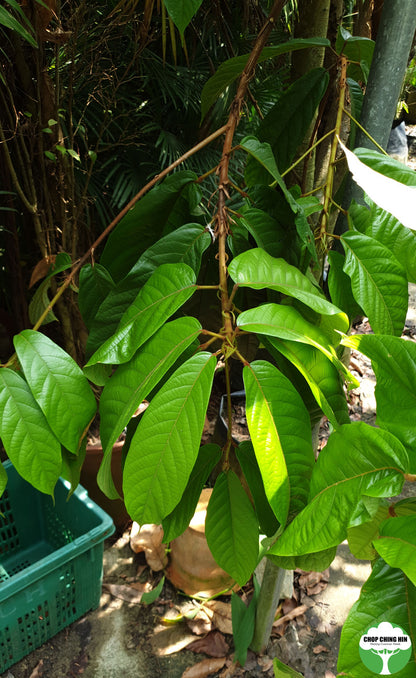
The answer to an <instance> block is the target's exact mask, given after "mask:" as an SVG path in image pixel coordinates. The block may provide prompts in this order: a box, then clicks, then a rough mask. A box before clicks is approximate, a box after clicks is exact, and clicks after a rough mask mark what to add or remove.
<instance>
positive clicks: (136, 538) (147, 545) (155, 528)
mask: <svg viewBox="0 0 416 678" xmlns="http://www.w3.org/2000/svg"><path fill="white" fill-rule="evenodd" d="M130 546H131V548H132V549H133V551H134V552H135V553H141V552H142V551H144V555H145V557H146V562H147V564H148V565H149V567H150V568H151V569H152V570H153V571H154V572H160V570H163V569H164V568H165V567H166V565H167V562H168V559H167V555H166V545H165V544H163V527H162V526H161V525H153V524H148V525H141V526H140V525H138V523H133V525H132V528H131V533H130Z"/></svg>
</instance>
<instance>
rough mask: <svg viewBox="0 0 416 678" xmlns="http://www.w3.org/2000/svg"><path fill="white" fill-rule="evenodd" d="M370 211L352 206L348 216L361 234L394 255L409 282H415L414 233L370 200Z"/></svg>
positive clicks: (415, 243) (363, 207)
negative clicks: (375, 241)
mask: <svg viewBox="0 0 416 678" xmlns="http://www.w3.org/2000/svg"><path fill="white" fill-rule="evenodd" d="M366 200H367V202H369V203H370V209H368V208H367V207H366V206H365V205H356V204H353V205H352V206H351V207H350V210H349V216H350V218H351V220H352V222H353V224H354V228H356V229H357V230H358V231H360V232H361V233H364V234H365V235H368V236H370V237H371V238H375V239H376V240H377V241H378V242H380V243H381V244H382V245H384V246H385V247H387V249H389V250H390V252H392V254H394V256H395V257H396V259H397V260H398V261H399V263H400V264H401V265H402V266H403V267H404V269H405V271H406V277H407V279H408V281H409V282H416V233H415V231H411V230H410V229H408V228H406V226H403V225H402V224H401V223H400V221H398V220H397V219H396V218H395V217H393V216H392V215H391V214H389V212H386V211H385V210H383V209H381V207H378V206H377V205H376V204H375V203H373V201H372V200H370V198H368V197H367V198H366Z"/></svg>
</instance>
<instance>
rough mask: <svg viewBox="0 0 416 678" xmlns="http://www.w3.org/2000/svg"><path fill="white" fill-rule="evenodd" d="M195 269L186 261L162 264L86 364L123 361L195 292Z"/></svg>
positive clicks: (118, 362) (128, 358)
mask: <svg viewBox="0 0 416 678" xmlns="http://www.w3.org/2000/svg"><path fill="white" fill-rule="evenodd" d="M195 289H196V285H195V273H194V272H193V270H192V269H191V268H190V267H189V266H187V265H186V264H162V266H159V268H157V269H156V271H155V272H154V273H153V275H152V276H151V277H150V278H149V280H148V281H147V282H146V284H145V285H143V287H142V289H141V290H140V292H139V294H138V295H137V297H136V299H135V300H134V302H133V303H132V304H131V306H129V308H128V309H127V311H125V313H124V314H123V316H122V318H121V320H120V323H119V325H118V328H117V330H116V332H115V334H113V336H112V337H110V338H109V339H107V341H106V342H104V344H103V346H101V347H100V348H99V349H98V350H97V351H96V352H95V353H94V355H93V356H92V357H91V358H90V360H89V361H88V363H87V365H94V364H95V363H99V362H100V363H113V364H120V363H125V362H127V361H128V360H130V358H131V357H132V356H133V355H134V353H135V352H136V351H137V349H138V348H140V346H142V345H143V344H144V342H145V341H147V339H149V338H150V337H151V336H152V334H154V333H155V332H156V331H157V330H158V329H159V327H161V326H162V325H163V323H164V322H165V321H166V320H167V319H168V318H169V317H170V316H171V315H173V314H174V313H175V311H177V310H178V308H180V307H181V306H182V305H183V304H184V303H185V301H187V299H189V297H191V296H192V294H193V293H194V292H195Z"/></svg>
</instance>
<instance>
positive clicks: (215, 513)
mask: <svg viewBox="0 0 416 678" xmlns="http://www.w3.org/2000/svg"><path fill="white" fill-rule="evenodd" d="M258 535H259V531H258V523H257V518H256V514H255V513H254V509H253V507H252V505H251V503H250V500H249V498H248V496H247V495H246V493H245V491H244V490H243V488H242V486H241V483H240V481H239V479H238V477H237V476H236V474H235V473H234V472H233V471H228V472H227V473H224V472H221V473H220V475H219V476H218V478H217V480H216V482H215V485H214V489H213V492H212V495H211V498H210V501H209V504H208V508H207V515H206V519H205V536H206V538H207V542H208V546H209V548H210V551H211V553H212V555H213V556H214V558H215V561H216V563H217V564H218V565H219V566H220V567H222V569H223V570H225V571H226V572H228V574H229V575H230V576H231V577H232V578H233V579H235V581H236V582H237V583H238V584H240V586H244V584H246V583H247V581H248V580H249V579H250V577H251V575H252V573H253V571H254V569H255V567H256V565H257V557H258V551H259V536H258Z"/></svg>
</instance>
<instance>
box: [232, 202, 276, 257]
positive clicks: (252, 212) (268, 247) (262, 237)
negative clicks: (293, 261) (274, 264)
mask: <svg viewBox="0 0 416 678" xmlns="http://www.w3.org/2000/svg"><path fill="white" fill-rule="evenodd" d="M235 221H236V222H237V224H238V225H241V226H243V228H245V229H246V230H247V231H248V233H250V235H252V236H253V238H254V240H255V241H256V243H257V245H258V246H259V247H261V248H262V249H263V250H265V251H266V252H268V253H269V254H271V256H272V257H279V256H281V255H282V254H284V253H285V251H286V250H285V244H286V243H285V240H286V238H287V232H286V231H287V229H285V228H284V226H282V225H281V224H279V223H278V221H277V220H276V219H275V218H273V217H272V216H270V215H269V214H267V212H264V211H263V210H260V209H256V208H251V209H245V210H241V216H239V217H236V218H235ZM233 235H234V228H233Z"/></svg>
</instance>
